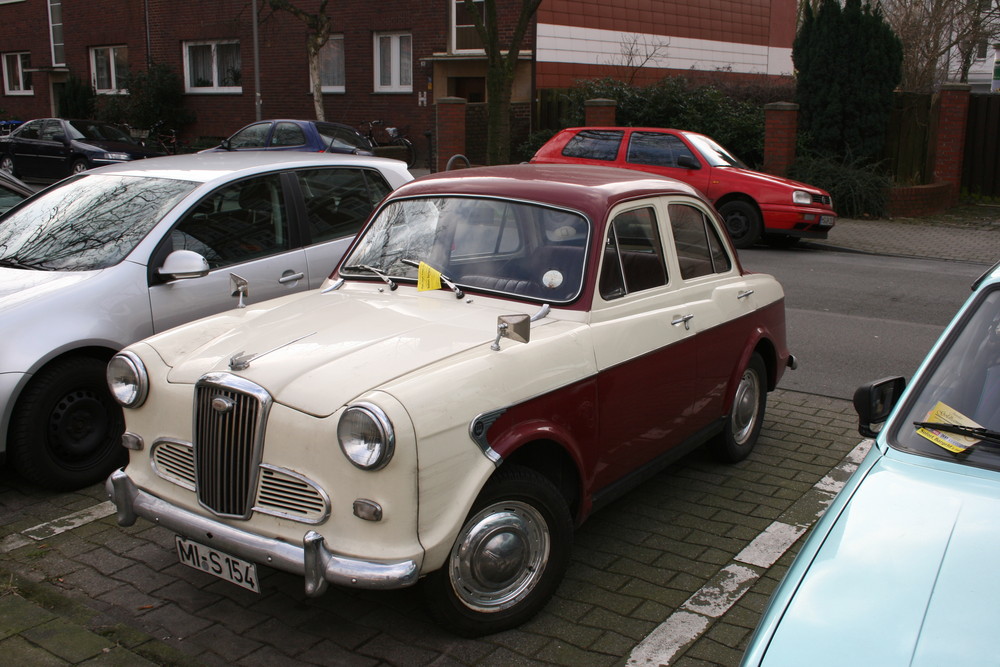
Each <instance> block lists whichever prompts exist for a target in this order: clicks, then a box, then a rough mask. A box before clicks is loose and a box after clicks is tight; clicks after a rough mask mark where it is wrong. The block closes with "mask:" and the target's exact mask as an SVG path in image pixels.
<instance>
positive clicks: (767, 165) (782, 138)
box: [764, 102, 799, 176]
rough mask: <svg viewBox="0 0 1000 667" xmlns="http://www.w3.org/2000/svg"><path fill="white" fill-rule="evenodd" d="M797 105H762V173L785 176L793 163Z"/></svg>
mask: <svg viewBox="0 0 1000 667" xmlns="http://www.w3.org/2000/svg"><path fill="white" fill-rule="evenodd" d="M798 118H799V105H798V104H793V103H791V102H772V103H771V104H765V105H764V171H765V172H767V173H768V174H775V175H776V176H786V175H787V174H788V168H789V167H790V166H791V164H792V162H794V161H795V142H796V137H797V133H798V127H799V122H798Z"/></svg>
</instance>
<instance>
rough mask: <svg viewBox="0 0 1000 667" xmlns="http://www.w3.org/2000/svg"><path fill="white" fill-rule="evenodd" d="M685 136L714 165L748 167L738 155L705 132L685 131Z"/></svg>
mask: <svg viewBox="0 0 1000 667" xmlns="http://www.w3.org/2000/svg"><path fill="white" fill-rule="evenodd" d="M684 136H685V137H686V138H687V140H688V141H690V142H691V144H692V145H693V146H694V147H695V148H696V149H698V152H699V153H701V154H702V156H703V157H704V158H705V159H706V160H707V161H708V163H709V164H710V165H712V166H713V167H739V168H740V169H746V168H747V166H746V165H745V164H743V162H741V161H740V159H739V158H738V157H736V156H735V155H733V154H732V153H730V152H729V151H727V150H726V149H725V148H723V147H722V146H720V145H719V144H717V143H715V141H714V140H712V139H709V138H708V137H706V136H705V135H703V134H690V133H687V132H685V133H684Z"/></svg>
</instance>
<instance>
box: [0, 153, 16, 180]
mask: <svg viewBox="0 0 1000 667" xmlns="http://www.w3.org/2000/svg"><path fill="white" fill-rule="evenodd" d="M0 171H6V172H7V173H8V174H10V175H11V176H15V175H16V174H14V158H12V157H11V156H9V155H4V156H3V157H0Z"/></svg>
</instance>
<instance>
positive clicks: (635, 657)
mask: <svg viewBox="0 0 1000 667" xmlns="http://www.w3.org/2000/svg"><path fill="white" fill-rule="evenodd" d="M871 446H872V442H871V441H870V440H865V441H864V442H862V443H861V444H859V445H858V446H856V447H855V448H854V449H853V450H851V452H850V453H848V455H847V456H845V457H844V460H843V461H841V462H840V464H839V465H838V466H837V467H836V468H834V469H833V470H831V471H830V474H829V475H827V476H826V477H824V478H823V479H821V480H820V481H818V482H817V483H816V484H815V485H814V486H813V488H812V489H810V490H809V491H808V492H807V493H806V494H805V495H804V496H802V498H800V499H799V500H797V501H796V502H795V503H793V504H792V506H791V507H789V508H788V509H787V510H786V511H785V512H784V513H783V514H782V516H781V517H780V518H785V519H786V521H775V522H774V523H772V524H771V525H770V526H768V527H767V528H766V529H765V530H764V532H763V533H761V534H760V535H758V536H757V537H756V538H754V540H753V541H752V542H751V543H750V544H748V545H747V546H746V547H744V549H743V550H742V551H741V552H740V553H738V554H737V555H736V556H735V557H734V558H733V561H732V562H731V563H729V564H728V565H726V566H725V567H724V568H722V569H721V570H719V572H718V574H716V575H715V576H714V577H712V579H711V580H709V581H708V582H707V583H706V584H705V585H704V586H702V587H701V588H700V589H699V590H698V591H697V592H695V593H694V595H692V596H691V597H689V598H688V599H687V601H686V602H685V603H684V604H682V605H681V606H680V608H679V609H678V610H677V611H675V612H674V613H673V614H671V615H670V617H669V618H667V620H665V621H664V622H663V623H661V624H660V625H659V626H657V627H656V629H655V630H653V631H652V632H651V633H649V635H647V636H646V638H645V639H643V640H642V641H641V642H639V644H638V645H637V646H636V647H635V648H634V649H632V653H631V654H630V655H629V659H628V663H627V664H628V665H629V667H667V666H668V665H670V661H671V660H673V659H674V657H675V656H676V655H677V654H678V653H679V652H680V651H681V650H683V649H684V648H686V647H687V646H689V645H690V644H691V643H692V642H693V641H695V640H696V639H698V638H699V637H701V636H702V635H703V634H705V632H707V631H708V629H709V628H710V627H711V625H712V623H713V622H714V621H715V619H718V618H721V617H722V616H723V615H724V614H725V613H726V612H727V611H729V610H730V609H732V607H733V605H734V604H736V603H737V602H738V601H739V599H740V598H741V597H743V594H744V593H746V592H747V591H748V590H750V588H751V587H752V586H753V585H754V584H755V583H756V582H757V580H758V579H760V578H761V576H763V574H764V573H765V572H766V571H767V569H768V568H769V567H771V566H772V565H774V564H775V563H776V562H778V559H780V558H781V557H782V556H783V555H784V554H785V552H786V551H788V550H789V549H790V548H791V547H792V545H793V544H795V542H796V540H798V539H799V538H800V537H802V535H803V534H805V532H806V531H807V530H809V527H810V526H812V525H813V524H814V523H816V521H818V520H819V518H820V517H821V516H823V512H825V511H826V509H827V508H828V507H829V506H830V503H832V502H833V498H834V496H836V495H837V493H838V492H839V491H840V490H841V489H843V488H844V485H845V484H846V483H847V478H848V477H850V476H851V473H853V472H854V471H855V470H857V468H858V464H859V463H861V460H862V459H864V457H865V454H867V453H868V450H869V449H871ZM791 517H796V518H798V520H797V521H792V520H791Z"/></svg>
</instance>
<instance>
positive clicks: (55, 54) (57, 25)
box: [49, 0, 66, 65]
mask: <svg viewBox="0 0 1000 667" xmlns="http://www.w3.org/2000/svg"><path fill="white" fill-rule="evenodd" d="M62 4H63V3H62V0H49V35H50V36H51V38H52V64H53V65H65V64H66V47H65V42H64V41H63V17H62Z"/></svg>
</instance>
